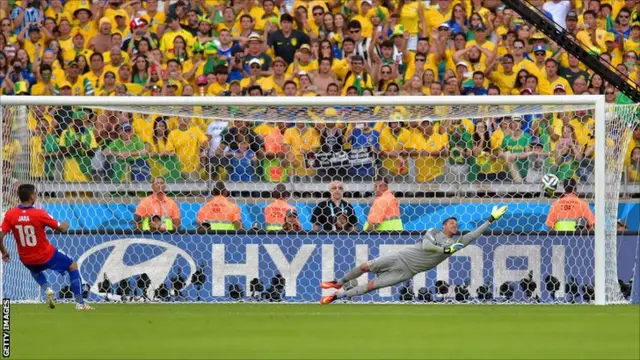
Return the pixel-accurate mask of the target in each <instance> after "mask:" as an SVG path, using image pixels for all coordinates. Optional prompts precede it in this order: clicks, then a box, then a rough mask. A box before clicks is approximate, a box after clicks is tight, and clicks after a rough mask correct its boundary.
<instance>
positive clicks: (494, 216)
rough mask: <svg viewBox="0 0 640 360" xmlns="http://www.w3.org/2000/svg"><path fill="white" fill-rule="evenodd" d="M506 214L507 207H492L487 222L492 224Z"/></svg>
mask: <svg viewBox="0 0 640 360" xmlns="http://www.w3.org/2000/svg"><path fill="white" fill-rule="evenodd" d="M506 212H507V206H506V205H505V206H501V207H497V206H494V207H493V210H491V216H489V222H494V221H496V220H498V219H500V218H501V217H502V216H503V215H504V214H505V213H506Z"/></svg>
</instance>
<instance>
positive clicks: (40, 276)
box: [31, 272, 51, 292]
mask: <svg viewBox="0 0 640 360" xmlns="http://www.w3.org/2000/svg"><path fill="white" fill-rule="evenodd" d="M31 276H33V278H34V279H35V280H36V282H37V283H38V285H40V288H41V289H42V291H45V292H46V291H47V289H48V288H50V287H51V286H50V285H49V282H48V281H47V275H45V273H44V272H39V273H37V274H36V273H31Z"/></svg>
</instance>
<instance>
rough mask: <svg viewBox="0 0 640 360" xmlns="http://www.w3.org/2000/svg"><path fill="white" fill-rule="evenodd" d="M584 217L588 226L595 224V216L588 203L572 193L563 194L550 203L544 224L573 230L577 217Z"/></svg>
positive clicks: (559, 229)
mask: <svg viewBox="0 0 640 360" xmlns="http://www.w3.org/2000/svg"><path fill="white" fill-rule="evenodd" d="M580 218H585V219H586V220H587V223H588V224H589V227H592V226H593V225H594V224H595V216H594V215H593V212H591V208H589V204H588V203H587V202H586V201H585V200H584V199H581V198H580V197H578V195H576V194H574V193H570V194H565V195H563V196H562V197H561V198H560V199H558V200H556V202H554V203H553V205H551V209H550V210H549V215H547V221H545V224H546V225H547V226H548V227H549V228H552V229H554V230H558V231H575V227H576V224H577V221H578V219H580Z"/></svg>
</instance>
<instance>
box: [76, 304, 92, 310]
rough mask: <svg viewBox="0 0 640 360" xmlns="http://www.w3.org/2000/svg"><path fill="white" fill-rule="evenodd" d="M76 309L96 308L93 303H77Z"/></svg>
mask: <svg viewBox="0 0 640 360" xmlns="http://www.w3.org/2000/svg"><path fill="white" fill-rule="evenodd" d="M76 310H94V309H93V307H92V306H91V305H87V304H77V303H76Z"/></svg>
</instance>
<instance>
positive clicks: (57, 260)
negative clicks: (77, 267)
mask: <svg viewBox="0 0 640 360" xmlns="http://www.w3.org/2000/svg"><path fill="white" fill-rule="evenodd" d="M71 264H73V259H72V258H70V257H68V256H67V254H65V253H63V252H62V251H59V250H58V249H56V252H54V253H53V256H52V257H51V259H49V261H47V262H46V263H44V264H41V265H26V264H25V265H24V266H26V267H27V269H29V270H30V271H31V272H32V273H34V274H37V273H41V272H43V271H45V270H53V271H57V272H59V273H60V274H64V272H65V271H67V270H68V269H69V266H71Z"/></svg>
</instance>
